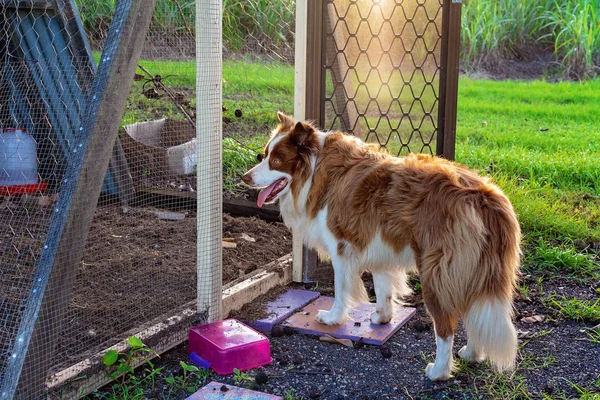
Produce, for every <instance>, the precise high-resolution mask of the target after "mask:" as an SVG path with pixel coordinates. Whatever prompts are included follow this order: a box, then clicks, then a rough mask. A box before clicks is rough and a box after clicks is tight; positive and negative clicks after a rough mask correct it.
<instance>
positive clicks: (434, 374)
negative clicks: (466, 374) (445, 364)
mask: <svg viewBox="0 0 600 400" xmlns="http://www.w3.org/2000/svg"><path fill="white" fill-rule="evenodd" d="M425 375H427V377H428V378H429V379H431V380H432V381H447V380H448V379H450V378H452V374H451V372H450V368H436V367H435V364H432V363H429V364H427V367H425Z"/></svg>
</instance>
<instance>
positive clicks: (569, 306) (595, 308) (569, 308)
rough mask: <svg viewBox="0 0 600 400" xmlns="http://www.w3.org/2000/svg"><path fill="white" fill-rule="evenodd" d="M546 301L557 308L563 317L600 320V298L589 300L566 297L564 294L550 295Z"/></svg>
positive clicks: (576, 319)
mask: <svg viewBox="0 0 600 400" xmlns="http://www.w3.org/2000/svg"><path fill="white" fill-rule="evenodd" d="M548 301H549V305H550V306H551V307H553V308H556V309H558V311H559V312H560V314H561V315H562V316H563V317H565V318H569V319H573V320H575V321H592V322H600V298H599V299H597V300H596V301H591V300H579V299H577V298H572V299H567V298H565V297H564V296H562V297H560V298H558V297H556V296H551V297H550V298H549V299H548Z"/></svg>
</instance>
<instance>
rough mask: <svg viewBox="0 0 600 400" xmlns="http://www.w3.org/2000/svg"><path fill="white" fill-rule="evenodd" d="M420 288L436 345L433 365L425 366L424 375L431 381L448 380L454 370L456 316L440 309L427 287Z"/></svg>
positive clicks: (432, 292) (433, 294) (435, 297)
mask: <svg viewBox="0 0 600 400" xmlns="http://www.w3.org/2000/svg"><path fill="white" fill-rule="evenodd" d="M422 288H423V301H424V302H425V306H426V307H427V311H429V314H430V315H431V317H432V319H433V324H434V327H435V342H436V345H437V352H436V355H435V363H434V364H428V365H427V367H426V368H425V374H426V375H427V377H428V378H429V379H431V380H432V381H444V380H448V379H450V378H452V369H453V368H454V360H453V358H452V346H453V344H454V331H455V330H456V326H457V325H458V316H457V315H452V314H450V313H448V312H447V311H446V310H444V309H443V308H442V307H441V305H440V303H439V301H438V299H437V296H436V294H435V292H434V291H433V290H431V288H430V287H429V286H428V285H426V284H423V287H422Z"/></svg>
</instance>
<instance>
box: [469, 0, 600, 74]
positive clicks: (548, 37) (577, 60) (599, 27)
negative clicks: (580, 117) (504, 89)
mask: <svg viewBox="0 0 600 400" xmlns="http://www.w3.org/2000/svg"><path fill="white" fill-rule="evenodd" d="M461 34H462V40H463V60H464V61H465V62H466V63H467V64H471V65H477V64H479V63H481V62H490V61H492V62H493V61H496V60H497V59H503V58H527V57H528V56H529V54H530V53H535V52H536V51H538V50H539V49H540V48H543V47H547V48H554V51H555V54H556V56H557V58H558V60H560V61H561V63H562V65H563V67H564V71H565V73H566V74H567V75H568V76H570V77H573V78H585V77H589V76H592V75H595V74H596V73H597V72H598V71H597V67H598V66H597V64H596V65H595V64H594V61H595V60H596V63H597V62H598V59H599V58H600V0H498V1H494V0H468V1H466V2H465V7H464V9H463V18H462V32H461Z"/></svg>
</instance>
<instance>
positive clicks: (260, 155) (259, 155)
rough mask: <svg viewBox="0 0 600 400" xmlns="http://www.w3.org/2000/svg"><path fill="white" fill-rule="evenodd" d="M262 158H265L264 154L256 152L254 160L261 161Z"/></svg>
mask: <svg viewBox="0 0 600 400" xmlns="http://www.w3.org/2000/svg"><path fill="white" fill-rule="evenodd" d="M264 158H265V155H264V154H262V153H258V154H257V155H256V160H257V161H258V162H261V161H262V160H263V159H264Z"/></svg>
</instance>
